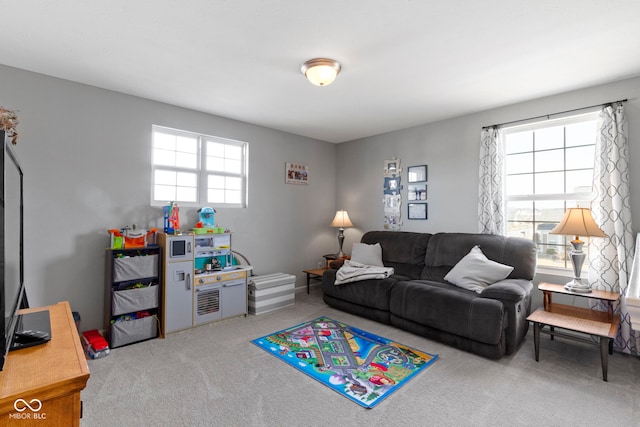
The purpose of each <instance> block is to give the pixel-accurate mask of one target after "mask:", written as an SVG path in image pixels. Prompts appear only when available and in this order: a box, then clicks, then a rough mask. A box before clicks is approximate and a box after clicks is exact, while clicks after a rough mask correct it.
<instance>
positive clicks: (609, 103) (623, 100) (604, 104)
mask: <svg viewBox="0 0 640 427" xmlns="http://www.w3.org/2000/svg"><path fill="white" fill-rule="evenodd" d="M623 102H627V98H625V99H620V100H618V101H614V102H605V103H602V104H596V105H590V106H588V107H581V108H574V109H573V110H566V111H560V112H557V113H551V114H544V115H542V116H536V117H529V118H528V119H520V120H513V121H510V122H504V123H498V124H495V125H491V126H483V127H482V129H490V128H494V127H495V128H497V127H501V126H504V125H511V124H514V123H520V122H525V121H527V120H535V119H544V118H545V117H546V118H547V119H548V118H550V117H551V116H557V115H558V114H566V113H573V112H576V111H582V110H588V109H589V108H595V107H604V106H607V105H611V104H622V103H623Z"/></svg>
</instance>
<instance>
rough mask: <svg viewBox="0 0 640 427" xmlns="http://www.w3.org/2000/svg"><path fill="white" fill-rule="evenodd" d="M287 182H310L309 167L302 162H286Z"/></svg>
mask: <svg viewBox="0 0 640 427" xmlns="http://www.w3.org/2000/svg"><path fill="white" fill-rule="evenodd" d="M285 182H286V183H287V184H308V183H309V168H308V166H307V165H304V164H300V163H286V165H285Z"/></svg>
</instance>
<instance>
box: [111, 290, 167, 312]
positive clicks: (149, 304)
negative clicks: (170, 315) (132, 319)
mask: <svg viewBox="0 0 640 427" xmlns="http://www.w3.org/2000/svg"><path fill="white" fill-rule="evenodd" d="M158 289H159V286H158V285H152V286H147V287H145V288H136V289H127V290H124V291H114V292H113V296H112V300H111V311H112V313H111V314H112V315H113V316H118V315H120V314H125V313H133V312H136V311H141V310H149V309H150V308H156V307H158Z"/></svg>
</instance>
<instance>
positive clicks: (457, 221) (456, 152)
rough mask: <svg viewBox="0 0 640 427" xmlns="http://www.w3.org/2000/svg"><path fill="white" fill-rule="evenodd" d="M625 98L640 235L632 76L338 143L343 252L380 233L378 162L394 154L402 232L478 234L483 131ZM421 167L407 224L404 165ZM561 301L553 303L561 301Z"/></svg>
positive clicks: (550, 277)
mask: <svg viewBox="0 0 640 427" xmlns="http://www.w3.org/2000/svg"><path fill="white" fill-rule="evenodd" d="M625 98H628V99H629V101H628V102H627V103H626V104H625V113H626V116H627V118H628V121H629V128H628V129H629V140H630V147H631V150H630V151H631V161H630V169H631V177H630V182H631V208H632V215H633V229H634V232H635V233H637V232H638V231H640V185H638V182H640V181H639V180H640V169H639V166H640V77H636V78H633V79H628V80H623V81H619V82H615V83H611V84H606V85H602V86H596V87H592V88H588V89H584V90H579V91H574V92H569V93H565V94H561V95H556V96H551V97H546V98H542V99H538V100H534V101H529V102H523V103H520V104H516V105H511V106H508V107H504V108H497V109H494V110H488V111H482V112H479V113H476V114H471V115H467V116H463V117H458V118H453V119H450V120H444V121H440V122H437V123H430V124H425V125H422V126H416V127H412V128H408V129H402V130H398V131H395V132H390V133H386V134H382V135H377V136H373V137H369V138H364V139H360V140H355V141H351V142H348V143H344V144H340V145H339V146H338V157H337V182H338V183H340V184H339V185H338V187H337V188H338V190H337V195H336V202H337V203H336V206H337V207H338V208H343V209H346V210H347V211H348V212H349V215H350V218H351V220H352V222H353V223H354V225H355V227H354V228H350V229H347V230H346V231H345V236H346V237H345V244H344V246H345V252H350V248H351V245H352V243H353V242H357V241H359V240H360V237H361V235H362V234H363V233H364V232H366V231H369V230H381V229H382V227H383V207H382V187H383V166H384V161H385V160H388V159H391V158H392V157H394V156H395V157H397V158H398V159H400V161H401V166H402V169H403V170H402V173H401V175H400V176H401V178H402V182H401V184H402V185H403V187H404V188H403V190H402V191H401V194H402V200H403V206H402V217H403V222H404V224H403V226H402V227H401V229H402V230H403V231H418V232H429V233H435V232H441V231H460V232H472V233H475V232H478V215H477V212H478V165H479V163H478V157H479V150H480V131H481V128H482V127H483V126H488V125H492V124H498V123H504V122H509V121H513V120H522V119H527V118H529V117H535V116H540V115H546V114H552V113H556V112H561V111H566V110H571V109H574V108H582V107H587V106H591V105H595V104H600V103H605V102H610V101H616V100H620V99H625ZM422 164H426V165H428V182H427V202H428V204H429V207H428V214H429V219H428V220H426V221H419V220H408V219H406V218H407V209H406V202H407V190H406V188H407V182H406V179H407V167H408V166H415V165H422ZM634 166H635V168H634ZM567 274H569V273H567ZM541 280H544V281H550V282H554V283H565V282H567V281H568V279H567V278H566V277H563V276H559V275H556V274H553V273H552V272H538V274H537V275H536V281H541ZM534 298H536V299H537V301H536V300H534V302H537V303H538V304H540V303H541V294H540V293H536V294H535V296H534ZM573 299H575V298H573ZM573 299H572V301H573ZM561 300H562V298H560V299H559V302H563V301H561ZM584 300H586V299H585V298H578V300H577V301H575V302H577V303H578V304H580V303H583V302H584ZM565 302H567V301H565ZM534 305H535V304H534Z"/></svg>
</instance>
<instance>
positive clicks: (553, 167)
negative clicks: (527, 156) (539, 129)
mask: <svg viewBox="0 0 640 427" xmlns="http://www.w3.org/2000/svg"><path fill="white" fill-rule="evenodd" d="M535 158H536V172H549V171H561V170H564V150H563V149H562V150H547V151H538V152H536V157H535Z"/></svg>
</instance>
